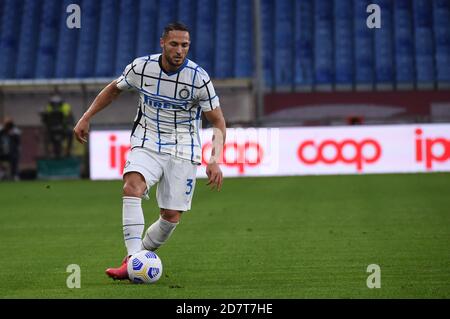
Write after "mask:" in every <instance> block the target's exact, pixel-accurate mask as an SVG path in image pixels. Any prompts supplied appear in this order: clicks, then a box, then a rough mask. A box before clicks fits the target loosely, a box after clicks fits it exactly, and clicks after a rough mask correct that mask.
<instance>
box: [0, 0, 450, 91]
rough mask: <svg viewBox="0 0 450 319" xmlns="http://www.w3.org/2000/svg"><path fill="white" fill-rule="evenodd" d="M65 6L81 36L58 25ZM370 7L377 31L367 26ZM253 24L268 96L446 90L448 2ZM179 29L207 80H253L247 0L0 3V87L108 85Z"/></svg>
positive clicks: (379, 0)
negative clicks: (17, 83) (43, 81)
mask: <svg viewBox="0 0 450 319" xmlns="http://www.w3.org/2000/svg"><path fill="white" fill-rule="evenodd" d="M71 3H74V4H79V5H80V7H81V29H69V28H67V26H66V18H67V16H68V13H67V12H66V8H67V6H68V5H69V4H71ZM371 3H376V4H378V5H380V7H381V10H382V15H381V20H382V22H381V23H382V28H381V29H369V28H367V26H366V20H367V17H368V15H369V13H368V12H367V11H366V8H367V6H368V5H369V4H371ZM260 16H261V27H262V59H263V63H262V64H263V76H264V83H265V86H266V87H267V88H269V89H286V88H288V89H289V88H301V87H310V88H314V86H316V85H325V86H328V85H336V86H339V85H342V86H348V87H353V86H355V85H356V86H358V85H364V87H366V88H370V87H374V88H375V87H378V84H381V85H382V84H388V85H389V86H392V84H395V85H397V86H400V85H403V84H405V85H406V86H411V87H412V86H413V85H417V86H419V87H425V86H427V87H430V86H431V87H435V86H436V85H440V84H446V85H448V84H449V83H450V26H449V21H450V0H433V1H429V0H375V1H371V0H261V12H260ZM177 20H178V21H181V22H183V23H185V24H186V25H187V26H188V27H189V28H190V31H191V41H192V45H191V48H190V52H189V55H188V57H189V58H190V59H192V60H194V61H195V62H197V63H199V64H200V65H201V66H202V67H203V68H204V69H205V70H207V72H208V73H209V74H210V75H211V76H212V77H214V78H219V79H220V78H248V77H251V76H252V75H253V68H254V65H253V62H254V49H253V41H254V37H253V35H254V30H253V1H252V0H173V1H167V0H0V79H14V78H17V79H30V78H91V77H110V78H111V77H116V76H118V75H119V74H120V73H121V72H122V71H123V69H124V68H125V66H126V65H127V64H128V63H130V62H131V61H132V60H133V59H134V58H135V57H138V56H144V55H148V54H152V53H157V52H160V50H161V49H160V45H159V39H160V36H161V33H162V31H163V28H164V26H165V25H166V24H167V23H169V22H172V21H177ZM376 85H377V86H376Z"/></svg>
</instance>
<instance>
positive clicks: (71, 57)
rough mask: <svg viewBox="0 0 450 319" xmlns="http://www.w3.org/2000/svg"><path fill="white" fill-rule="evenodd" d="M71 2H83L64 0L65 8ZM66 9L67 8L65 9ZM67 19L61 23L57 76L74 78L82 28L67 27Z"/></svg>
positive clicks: (79, 1)
mask: <svg viewBox="0 0 450 319" xmlns="http://www.w3.org/2000/svg"><path fill="white" fill-rule="evenodd" d="M70 4H77V5H80V4H81V0H76V1H74V0H64V2H63V8H67V7H68V6H69V5H70ZM64 11H65V10H64ZM66 23H67V21H66V19H61V21H60V23H59V25H60V28H59V32H60V35H59V41H58V50H57V55H56V67H55V77H56V78H73V77H74V76H75V61H76V54H77V48H78V38H79V35H80V29H77V28H73V29H69V28H67V24H66Z"/></svg>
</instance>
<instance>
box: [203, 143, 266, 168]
mask: <svg viewBox="0 0 450 319" xmlns="http://www.w3.org/2000/svg"><path fill="white" fill-rule="evenodd" d="M211 149H212V143H211V142H208V143H205V144H204V145H203V147H202V164H203V165H207V164H208V160H209V155H210V153H211ZM263 157H264V150H263V147H262V146H261V145H260V144H259V143H257V142H245V143H237V142H228V143H225V145H224V146H223V152H222V158H221V159H220V160H219V162H220V163H221V164H223V165H225V166H228V167H236V168H237V169H238V172H239V174H244V172H245V167H247V166H248V167H255V166H258V165H259V164H261V162H262V160H263Z"/></svg>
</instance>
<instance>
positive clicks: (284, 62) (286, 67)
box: [273, 0, 294, 88]
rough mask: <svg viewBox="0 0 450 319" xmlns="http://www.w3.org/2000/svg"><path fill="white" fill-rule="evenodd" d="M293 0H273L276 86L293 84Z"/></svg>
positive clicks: (284, 86) (282, 86)
mask: <svg viewBox="0 0 450 319" xmlns="http://www.w3.org/2000/svg"><path fill="white" fill-rule="evenodd" d="M293 8H294V7H293V2H292V0H277V1H275V19H274V23H275V43H276V45H275V49H274V50H275V54H274V60H273V63H274V75H275V84H276V86H277V87H280V88H286V87H289V86H291V85H292V84H293V78H294V77H293V67H292V65H293V61H294V59H293V52H292V47H293V46H292V40H291V36H292V34H293V31H294V30H293V21H294V19H293Z"/></svg>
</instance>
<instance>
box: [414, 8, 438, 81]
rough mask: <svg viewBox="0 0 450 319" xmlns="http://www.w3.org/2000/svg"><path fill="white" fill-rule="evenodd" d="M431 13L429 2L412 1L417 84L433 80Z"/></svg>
mask: <svg viewBox="0 0 450 319" xmlns="http://www.w3.org/2000/svg"><path fill="white" fill-rule="evenodd" d="M432 26H433V11H432V3H431V2H430V1H429V0H414V35H415V52H416V56H415V58H416V70H417V82H418V83H433V82H434V80H435V65H434V41H433V30H432Z"/></svg>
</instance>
